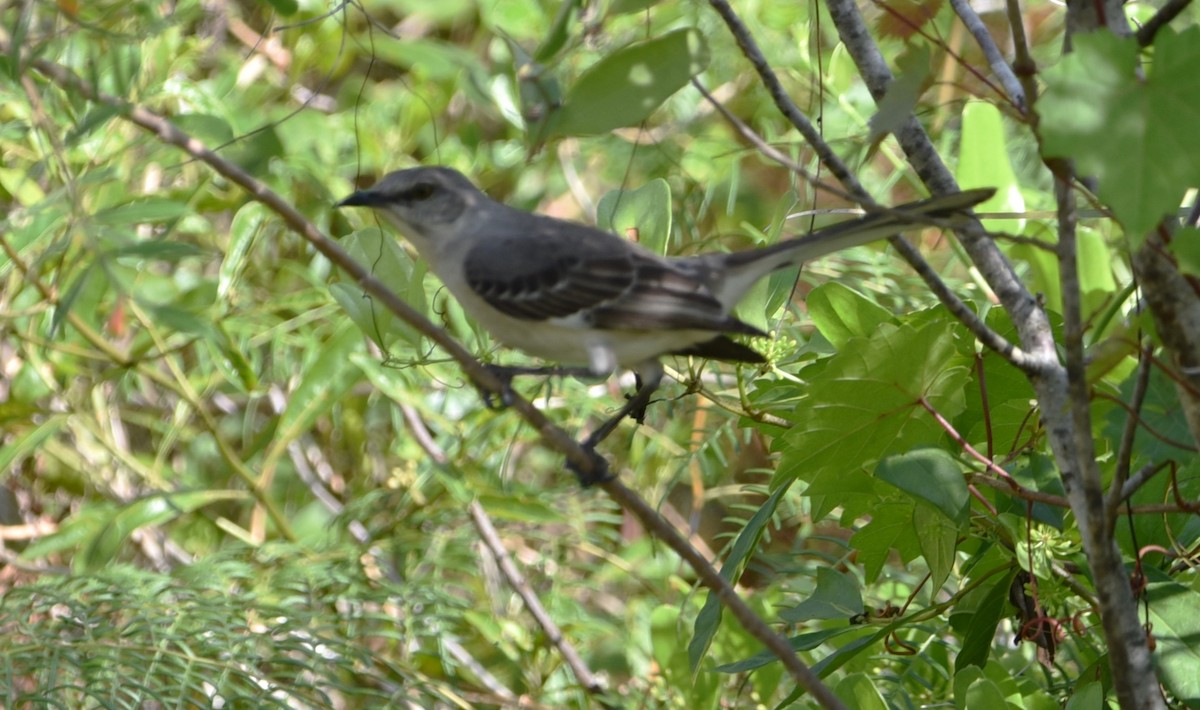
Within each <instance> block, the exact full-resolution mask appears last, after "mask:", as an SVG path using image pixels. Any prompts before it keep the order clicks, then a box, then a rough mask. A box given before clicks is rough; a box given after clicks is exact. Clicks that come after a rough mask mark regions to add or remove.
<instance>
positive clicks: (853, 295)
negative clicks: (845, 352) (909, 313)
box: [804, 281, 895, 348]
mask: <svg viewBox="0 0 1200 710" xmlns="http://www.w3.org/2000/svg"><path fill="white" fill-rule="evenodd" d="M804 302H805V303H806V304H807V305H808V315H809V317H810V318H812V321H813V325H815V326H817V330H819V331H821V335H824V336H825V339H826V340H828V341H829V342H830V343H833V346H834V347H836V348H841V347H842V346H843V345H845V344H846V342H847V341H849V340H850V339H851V338H866V337H870V335H871V334H872V333H874V332H875V329H876V328H878V327H879V326H880V325H882V324H884V323H889V322H895V319H894V318H893V317H892V314H891V313H888V311H887V309H885V308H883V307H882V306H880V305H879V304H877V303H875V302H874V301H871V300H870V299H868V298H867V297H866V296H863V295H862V294H861V293H859V292H858V291H855V290H854V289H852V288H850V287H849V286H843V285H842V284H840V283H838V282H837V281H830V282H829V283H824V284H821V285H820V286H817V287H816V288H814V289H813V290H812V292H811V293H809V294H808V297H807V298H805V299H804Z"/></svg>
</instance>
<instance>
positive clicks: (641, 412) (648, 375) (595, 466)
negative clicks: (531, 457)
mask: <svg viewBox="0 0 1200 710" xmlns="http://www.w3.org/2000/svg"><path fill="white" fill-rule="evenodd" d="M636 375H637V382H638V388H637V391H636V392H634V394H633V396H632V397H630V398H629V399H628V400H627V401H626V402H625V405H624V406H622V407H621V408H620V409H619V410H618V411H617V413H616V414H614V415H613V416H611V417H609V418H608V419H607V420H605V422H604V423H603V424H601V425H600V426H599V427H597V428H596V430H595V431H593V432H592V433H591V434H589V435H588V437H587V438H586V439H584V440H583V441H581V442H579V445H580V446H581V447H582V448H583V450H584V451H586V452H588V454H589V455H590V456H591V457H592V470H591V472H590V473H587V474H585V473H584V472H583V471H580V470H579V468H578V467H576V466H575V465H573V464H572V463H571V462H570V461H568V462H567V468H569V469H570V470H571V472H572V473H574V474H575V476H576V478H578V479H579V483H580V485H582V486H583V487H584V488H587V487H588V486H591V485H594V484H597V483H603V482H605V481H608V480H611V479H612V478H613V473H612V471H611V470H609V467H608V462H607V461H605V460H604V457H602V456H600V455H599V454H597V453H596V445H597V444H599V443H600V442H601V441H604V439H606V438H607V437H608V435H609V434H611V433H613V431H614V430H615V429H616V428H617V425H619V424H620V423H621V420H623V419H624V418H625V417H633V418H634V419H635V420H637V422H638V423H639V424H640V423H642V420H643V419H644V418H645V416H646V405H648V404H649V403H650V397H652V396H653V395H654V392H655V390H657V389H658V385H659V384H660V383H661V382H662V377H663V370H662V366H661V365H659V364H658V363H657V362H656V363H653V364H648V365H645V366H643V367H642V368H641V371H640V372H638V373H636Z"/></svg>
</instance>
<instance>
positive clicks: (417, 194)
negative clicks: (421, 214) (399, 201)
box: [404, 182, 433, 202]
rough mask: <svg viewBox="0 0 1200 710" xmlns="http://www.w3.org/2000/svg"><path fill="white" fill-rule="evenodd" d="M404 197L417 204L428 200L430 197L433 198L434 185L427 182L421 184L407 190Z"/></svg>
mask: <svg viewBox="0 0 1200 710" xmlns="http://www.w3.org/2000/svg"><path fill="white" fill-rule="evenodd" d="M404 196H405V197H407V198H408V199H410V200H415V201H417V202H420V201H422V200H428V199H429V198H430V197H433V185H430V184H429V183H427V182H419V183H417V184H416V185H413V186H412V187H410V188H409V189H408V190H406V191H405V194H404Z"/></svg>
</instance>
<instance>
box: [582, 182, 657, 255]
mask: <svg viewBox="0 0 1200 710" xmlns="http://www.w3.org/2000/svg"><path fill="white" fill-rule="evenodd" d="M596 222H597V224H598V225H599V227H600V228H601V229H604V230H606V231H609V232H612V233H614V234H617V235H620V236H622V237H625V238H627V239H633V240H634V241H636V242H638V243H639V244H641V245H642V246H644V247H646V248H647V249H649V250H650V251H652V252H654V253H655V254H664V255H665V254H666V253H667V240H668V238H669V237H670V236H671V188H670V187H669V186H668V185H667V181H666V180H663V179H662V178H655V179H654V180H651V181H650V182H648V183H646V184H645V185H642V186H641V187H639V188H637V189H634V190H611V191H609V192H608V193H606V194H605V195H604V196H603V197H601V198H600V203H599V204H598V205H597V206H596Z"/></svg>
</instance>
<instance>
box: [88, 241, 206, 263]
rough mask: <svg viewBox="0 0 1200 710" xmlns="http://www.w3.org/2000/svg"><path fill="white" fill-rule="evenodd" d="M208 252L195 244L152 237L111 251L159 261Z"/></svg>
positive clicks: (116, 253)
mask: <svg viewBox="0 0 1200 710" xmlns="http://www.w3.org/2000/svg"><path fill="white" fill-rule="evenodd" d="M207 254H208V252H207V251H205V250H204V249H201V248H200V247H198V246H196V245H195V244H188V243H186V242H168V241H165V240H162V239H151V240H147V241H141V242H133V243H132V244H128V245H125V246H121V247H117V248H116V249H113V250H112V251H111V252H109V255H110V256H113V257H135V258H142V259H157V260H158V261H179V260H180V259H186V258H187V257H190V256H205V255H207Z"/></svg>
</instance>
